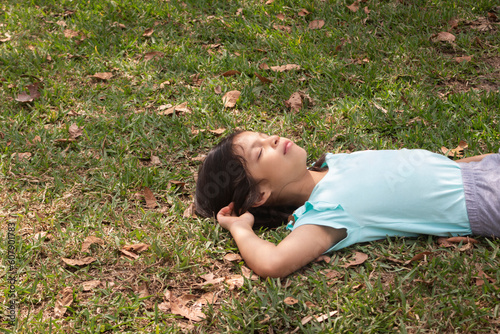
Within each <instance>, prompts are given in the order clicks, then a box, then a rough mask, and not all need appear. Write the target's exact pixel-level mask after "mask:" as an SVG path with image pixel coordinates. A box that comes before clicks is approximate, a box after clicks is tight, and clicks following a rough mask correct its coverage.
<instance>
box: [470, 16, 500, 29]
mask: <svg viewBox="0 0 500 334" xmlns="http://www.w3.org/2000/svg"><path fill="white" fill-rule="evenodd" d="M465 24H466V25H468V26H470V27H471V29H474V30H477V31H489V30H493V29H494V28H493V24H492V23H491V22H490V20H488V18H486V17H479V18H478V19H477V20H475V21H467V22H465Z"/></svg>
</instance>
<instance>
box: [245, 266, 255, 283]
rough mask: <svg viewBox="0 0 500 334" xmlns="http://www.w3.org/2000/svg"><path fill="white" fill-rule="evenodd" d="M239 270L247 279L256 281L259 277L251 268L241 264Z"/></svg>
mask: <svg viewBox="0 0 500 334" xmlns="http://www.w3.org/2000/svg"><path fill="white" fill-rule="evenodd" d="M241 272H242V273H243V276H245V277H246V278H247V279H249V280H252V281H256V280H258V279H259V276H257V275H255V274H254V273H253V272H252V270H250V269H249V268H247V267H245V266H241Z"/></svg>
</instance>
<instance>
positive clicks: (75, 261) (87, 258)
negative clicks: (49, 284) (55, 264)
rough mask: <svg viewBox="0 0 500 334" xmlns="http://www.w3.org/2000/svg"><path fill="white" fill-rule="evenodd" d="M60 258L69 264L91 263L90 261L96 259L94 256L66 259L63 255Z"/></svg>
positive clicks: (84, 264) (83, 264) (82, 264)
mask: <svg viewBox="0 0 500 334" xmlns="http://www.w3.org/2000/svg"><path fill="white" fill-rule="evenodd" d="M61 259H62V260H63V262H64V263H66V264H67V265H69V266H86V265H88V264H91V263H92V262H95V261H97V259H96V258H93V257H91V256H88V257H84V258H83V259H67V258H65V257H62V258H61Z"/></svg>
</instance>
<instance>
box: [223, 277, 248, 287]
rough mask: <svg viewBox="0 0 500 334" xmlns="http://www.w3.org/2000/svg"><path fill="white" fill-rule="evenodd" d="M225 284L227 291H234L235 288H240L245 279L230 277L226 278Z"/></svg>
mask: <svg viewBox="0 0 500 334" xmlns="http://www.w3.org/2000/svg"><path fill="white" fill-rule="evenodd" d="M225 282H226V283H227V284H228V285H229V287H228V289H229V290H234V289H235V288H241V287H242V286H243V283H244V282H245V279H244V278H243V276H241V275H231V276H226V278H225Z"/></svg>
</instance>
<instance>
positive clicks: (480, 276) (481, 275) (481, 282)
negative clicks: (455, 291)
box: [476, 270, 496, 286]
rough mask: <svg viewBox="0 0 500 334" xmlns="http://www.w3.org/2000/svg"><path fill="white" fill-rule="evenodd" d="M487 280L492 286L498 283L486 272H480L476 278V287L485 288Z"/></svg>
mask: <svg viewBox="0 0 500 334" xmlns="http://www.w3.org/2000/svg"><path fill="white" fill-rule="evenodd" d="M485 280H487V281H489V282H490V283H492V284H495V283H496V280H495V279H494V278H492V277H490V276H488V275H487V274H486V273H485V272H484V271H482V270H479V272H478V273H477V276H476V286H483V285H484V281H485Z"/></svg>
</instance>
